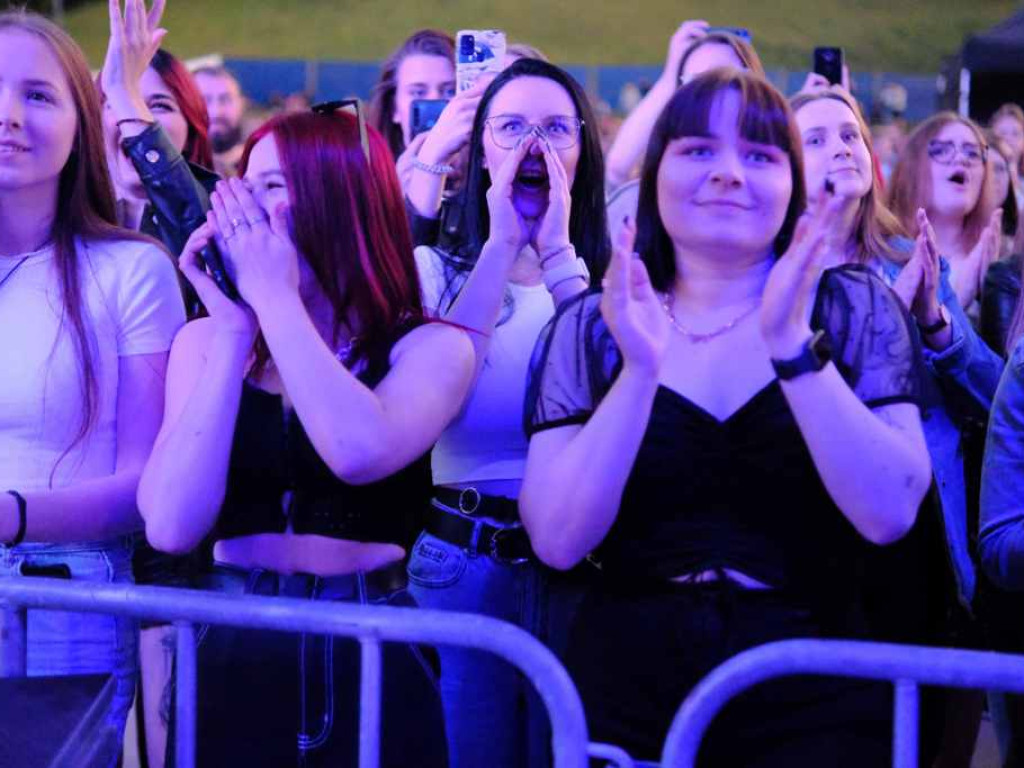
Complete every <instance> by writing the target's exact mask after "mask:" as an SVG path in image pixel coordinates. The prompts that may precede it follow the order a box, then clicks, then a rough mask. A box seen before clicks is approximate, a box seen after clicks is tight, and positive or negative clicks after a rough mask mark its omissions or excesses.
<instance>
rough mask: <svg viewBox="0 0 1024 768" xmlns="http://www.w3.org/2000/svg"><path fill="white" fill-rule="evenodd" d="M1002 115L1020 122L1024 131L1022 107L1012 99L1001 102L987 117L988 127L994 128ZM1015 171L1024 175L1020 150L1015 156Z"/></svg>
mask: <svg viewBox="0 0 1024 768" xmlns="http://www.w3.org/2000/svg"><path fill="white" fill-rule="evenodd" d="M1004 117H1008V118H1010V119H1011V120H1016V121H1017V122H1018V123H1019V124H1020V129H1021V130H1022V131H1024V109H1021V108H1020V105H1019V104H1014V103H1013V102H1012V101H1011V102H1009V103H1007V104H1003V105H1002V106H1001V107H999V109H997V110H996V111H995V113H994V114H993V115H992V117H991V118H990V119H989V121H988V127H989V128H990V129H994V128H995V127H996V123H997V122H999V121H1000V120H1002V119H1003V118H1004ZM1017 173H1019V174H1021V175H1024V152H1021V155H1020V157H1018V158H1017Z"/></svg>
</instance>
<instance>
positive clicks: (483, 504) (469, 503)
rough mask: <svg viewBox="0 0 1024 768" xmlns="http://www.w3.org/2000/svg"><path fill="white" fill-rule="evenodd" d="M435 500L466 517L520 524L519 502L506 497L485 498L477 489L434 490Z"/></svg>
mask: <svg viewBox="0 0 1024 768" xmlns="http://www.w3.org/2000/svg"><path fill="white" fill-rule="evenodd" d="M434 499H436V500H437V501H439V502H441V503H442V504H443V505H444V506H446V507H451V508H452V509H454V510H458V511H459V512H461V513H462V514H464V515H472V516H473V517H489V518H491V519H492V520H500V521H501V522H503V523H509V524H512V523H518V522H519V502H517V501H516V500H515V499H509V498H507V497H505V496H485V495H484V494H482V493H480V491H478V490H477V489H476V488H463V489H461V490H459V489H456V488H445V487H443V486H436V487H435V488H434Z"/></svg>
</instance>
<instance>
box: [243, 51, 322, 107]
mask: <svg viewBox="0 0 1024 768" xmlns="http://www.w3.org/2000/svg"><path fill="white" fill-rule="evenodd" d="M224 65H225V66H226V67H227V68H228V69H230V70H231V72H232V74H234V76H235V77H237V78H238V82H239V83H240V84H241V86H242V91H243V92H244V93H245V95H246V96H248V97H249V98H250V99H252V100H253V101H257V102H260V103H261V104H267V103H269V102H270V101H271V99H273V98H275V97H281V96H287V95H288V94H290V93H298V92H301V91H305V90H306V78H307V74H308V73H307V71H306V70H307V66H308V65H307V63H306V62H305V61H301V60H297V59H225V60H224Z"/></svg>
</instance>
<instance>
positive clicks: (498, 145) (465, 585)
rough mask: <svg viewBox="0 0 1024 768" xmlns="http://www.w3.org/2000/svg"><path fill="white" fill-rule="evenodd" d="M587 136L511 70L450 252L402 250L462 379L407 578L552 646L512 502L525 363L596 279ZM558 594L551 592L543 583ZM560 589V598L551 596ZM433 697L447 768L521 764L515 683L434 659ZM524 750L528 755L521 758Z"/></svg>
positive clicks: (435, 599)
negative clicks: (464, 359) (456, 339)
mask: <svg viewBox="0 0 1024 768" xmlns="http://www.w3.org/2000/svg"><path fill="white" fill-rule="evenodd" d="M603 171H604V169H603V163H602V158H601V148H600V141H599V137H598V134H597V126H596V123H595V121H594V119H593V115H592V112H591V110H590V106H589V105H588V103H587V99H586V96H585V94H584V93H583V90H582V88H580V86H579V85H578V84H577V83H576V82H575V81H574V80H573V79H572V77H570V76H569V75H568V74H567V73H566V72H564V71H563V70H561V69H559V68H558V67H556V66H553V65H551V64H548V63H546V62H542V61H537V60H529V59H523V60H520V61H517V62H515V63H514V64H512V65H511V66H510V67H509V68H508V69H506V70H505V71H504V72H502V73H501V74H500V75H498V77H497V78H496V79H495V80H494V81H493V82H492V83H491V84H490V85H489V86H488V88H487V90H486V91H485V92H484V93H483V96H482V97H481V100H480V107H479V109H478V111H477V113H476V118H475V121H474V123H473V130H472V133H471V135H470V140H469V161H468V168H467V175H466V184H465V188H464V190H463V198H462V205H463V207H464V212H463V213H464V219H463V221H464V225H465V226H464V236H465V239H464V244H463V245H462V246H461V247H460V248H459V249H458V250H456V251H454V252H447V251H442V250H440V249H438V248H427V247H420V248H417V249H416V264H417V267H418V269H419V273H420V280H421V282H422V284H423V302H424V307H425V309H426V310H427V311H428V312H429V313H433V314H435V315H437V316H439V317H443V318H445V319H446V320H447V321H449V322H451V323H454V324H456V325H458V326H460V327H463V328H465V329H466V330H467V331H468V332H469V334H470V338H471V339H472V340H473V344H474V346H475V348H476V354H477V365H476V377H475V382H474V385H473V388H472V391H471V392H470V394H469V396H468V398H467V399H466V402H465V403H464V405H463V407H462V411H461V412H460V414H459V416H458V418H457V419H455V421H453V422H452V424H451V425H450V426H449V427H448V429H446V430H445V432H444V433H443V434H442V435H441V437H440V439H439V440H438V442H437V445H436V447H435V448H434V451H433V455H432V463H433V474H434V498H433V501H432V502H431V505H430V509H429V511H428V515H427V520H426V527H425V530H424V531H423V533H422V534H421V536H420V538H419V540H418V541H417V543H416V546H415V548H414V549H413V552H412V558H411V560H410V562H409V577H410V581H411V584H412V589H413V594H414V595H415V597H416V600H417V602H419V603H420V604H421V605H423V606H425V607H428V608H440V609H450V610H460V611H472V612H477V613H483V614H487V615H490V616H495V617H497V618H500V619H504V620H506V621H510V622H512V623H514V624H518V625H519V626H521V627H524V628H526V629H528V630H529V631H532V632H534V633H535V634H537V635H539V636H540V637H541V639H543V640H548V641H550V642H552V643H553V644H555V645H557V644H558V641H557V639H552V638H551V637H550V636H549V635H548V634H547V628H546V626H545V625H546V624H547V622H546V616H545V614H547V613H549V612H550V613H552V615H553V619H552V620H553V621H555V623H557V621H558V615H560V614H559V611H560V608H558V607H552V606H551V605H550V604H549V599H548V595H547V592H548V589H549V585H548V583H547V579H546V576H545V572H544V571H543V569H541V568H540V567H539V565H538V563H537V561H536V559H535V558H534V556H533V552H532V551H531V549H530V544H529V541H528V540H527V537H526V533H525V531H524V530H523V528H522V524H521V522H520V519H519V509H518V504H517V498H518V496H519V486H520V484H521V482H522V478H523V470H524V466H525V462H526V440H525V438H524V436H523V432H522V404H523V398H524V394H525V391H526V374H527V369H528V365H529V359H530V353H531V351H532V349H533V345H534V343H535V342H536V340H537V335H538V334H539V333H540V330H541V328H543V326H544V324H545V323H547V322H548V321H549V320H550V319H551V317H552V316H553V315H554V313H555V308H556V306H557V305H558V304H560V303H561V302H564V301H566V300H568V299H570V298H572V297H573V296H575V295H576V294H578V293H581V292H583V291H585V290H586V289H587V287H588V285H589V277H588V273H589V274H593V275H600V274H601V273H602V271H603V267H604V263H605V258H606V255H607V249H608V246H607V235H606V226H605V218H604V197H603V194H602V186H601V179H602V177H603ZM551 588H552V589H554V590H556V591H558V592H559V594H561V591H560V590H561V589H562V585H556V586H554V587H551ZM565 591H566V592H567V593H571V592H572V588H571V587H569V586H566V587H565ZM440 653H441V667H442V674H441V694H442V698H443V701H444V706H445V715H446V720H447V724H448V729H449V739H450V744H451V758H452V764H453V765H454V766H463V767H466V768H475V767H476V766H481V765H488V766H496V767H498V766H502V767H504V766H531V768H532V766H536V765H543V763H544V761H545V760H546V759H547V754H546V753H547V745H545V744H544V743H543V739H542V738H540V737H539V736H537V734H538V733H542V732H543V723H542V722H537V720H534V721H533V723H532V724H533V725H535V726H538V728H540V730H539V731H538V728H532V729H531V731H530V736H529V737H528V736H527V735H526V734H527V720H528V718H530V717H532V716H533V715H534V714H535V713H534V710H533V707H532V705H531V706H530V707H527V705H526V700H527V695H528V694H527V685H526V684H525V682H524V681H523V680H522V679H521V678H520V676H519V675H518V673H516V672H515V670H514V669H513V668H512V667H510V666H508V665H507V664H505V663H503V662H501V661H500V660H498V659H495V658H493V657H488V656H486V655H484V654H480V653H475V652H472V651H467V650H462V649H456V648H442V649H441V651H440ZM531 751H532V754H531Z"/></svg>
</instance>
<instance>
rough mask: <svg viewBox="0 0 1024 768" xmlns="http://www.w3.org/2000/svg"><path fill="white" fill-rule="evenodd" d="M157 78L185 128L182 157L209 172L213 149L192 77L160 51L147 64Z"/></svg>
mask: <svg viewBox="0 0 1024 768" xmlns="http://www.w3.org/2000/svg"><path fill="white" fill-rule="evenodd" d="M149 65H150V66H151V67H153V69H154V70H156V73H157V74H158V75H160V79H161V80H163V81H164V83H165V84H166V85H167V87H168V89H170V91H171V95H172V96H173V97H174V100H175V101H176V102H178V109H180V110H181V116H182V117H184V118H185V122H186V123H187V124H188V138H186V139H185V148H184V149H183V150H182V153H181V154H182V155H183V156H184V157H185V159H186V160H188V161H189V162H190V163H195V164H196V165H201V166H203V167H204V168H213V149H212V147H211V146H210V136H209V133H210V115H209V113H208V112H207V111H206V102H205V101H204V100H203V94H202V93H201V92H200V91H199V88H198V86H196V83H195V80H193V79H192V73H191V72H189V71H188V68H187V67H186V66H185V65H184V64H182V63H181V61H180V60H179V59H178V58H177V57H176V56H174V54H171V53H168V52H167V51H165V50H163V49H162V48H161V49H160V50H159V51H157V52H156V55H155V56H153V60H152V61H151V62H150V64H149Z"/></svg>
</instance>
